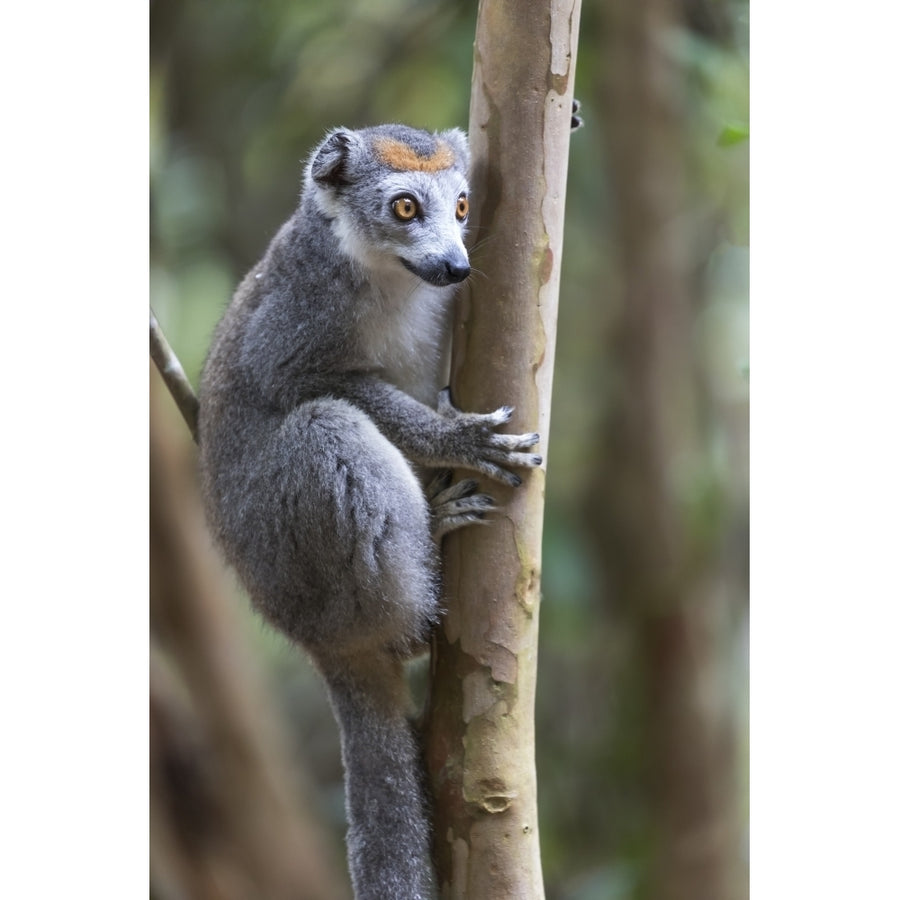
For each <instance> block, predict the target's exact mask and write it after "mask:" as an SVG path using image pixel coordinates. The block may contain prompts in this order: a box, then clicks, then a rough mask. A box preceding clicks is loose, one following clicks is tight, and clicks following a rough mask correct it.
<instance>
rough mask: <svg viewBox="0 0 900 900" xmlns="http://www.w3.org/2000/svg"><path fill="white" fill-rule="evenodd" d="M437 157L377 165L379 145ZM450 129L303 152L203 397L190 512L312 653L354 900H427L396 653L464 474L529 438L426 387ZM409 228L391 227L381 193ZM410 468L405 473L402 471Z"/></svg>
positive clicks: (451, 226)
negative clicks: (429, 470) (401, 209)
mask: <svg viewBox="0 0 900 900" xmlns="http://www.w3.org/2000/svg"><path fill="white" fill-rule="evenodd" d="M385 137H387V138H392V139H394V140H396V141H400V142H402V143H404V144H406V145H408V146H409V147H412V148H413V150H414V151H415V152H416V153H418V154H419V155H420V156H422V157H429V156H431V154H432V153H433V152H434V151H435V149H436V148H437V147H438V144H437V141H443V142H445V144H446V145H449V147H450V148H452V150H453V154H454V157H455V158H454V160H453V163H452V165H450V166H449V167H447V168H443V169H440V170H438V171H395V169H394V168H392V167H391V166H388V165H386V164H385V162H384V161H383V160H382V159H380V158H379V157H378V155H377V154H376V153H375V152H373V141H375V140H376V139H378V138H385ZM468 163H469V159H468V147H467V144H466V141H465V136H464V135H463V134H462V132H459V131H455V130H454V131H449V132H444V133H442V134H440V135H432V134H429V133H427V132H422V131H414V130H412V129H408V128H405V127H404V126H399V125H385V126H379V127H377V128H372V129H365V130H362V131H348V130H346V129H339V130H336V131H334V132H332V133H331V134H329V135H328V136H327V137H326V138H325V140H324V141H323V142H322V143H321V144H320V145H319V147H318V148H317V149H316V150H315V151H314V152H313V154H312V156H311V157H310V161H309V163H308V165H307V167H306V173H305V179H304V186H303V191H302V194H301V199H300V204H299V207H298V209H297V211H296V212H295V214H294V215H293V217H292V218H291V219H290V220H289V221H288V222H286V223H285V225H284V226H283V227H282V228H281V230H280V231H279V232H278V234H277V235H276V236H275V238H274V240H273V241H272V243H271V244H270V246H269V248H268V250H267V251H266V254H265V256H264V257H263V259H262V260H261V261H260V262H259V263H257V265H256V266H254V268H253V269H252V270H251V271H250V272H249V273H248V275H247V276H246V278H245V279H244V280H243V282H242V283H241V284H240V286H239V287H238V289H237V291H236V293H235V296H234V299H233V301H232V303H231V305H230V307H229V308H228V310H227V312H226V313H225V316H224V317H223V319H222V321H221V322H220V324H219V326H218V328H217V330H216V333H215V336H214V338H213V342H212V347H211V349H210V353H209V356H208V359H207V361H206V365H205V367H204V371H203V376H202V379H201V385H200V420H199V424H200V471H201V485H202V490H203V495H204V500H205V505H206V510H207V516H208V519H209V521H210V524H211V526H212V529H213V532H214V534H215V537H216V539H217V541H218V542H219V544H220V545H221V547H222V548H223V550H224V552H225V554H226V556H227V558H228V560H229V561H230V562H231V563H232V564H233V565H234V567H235V569H236V570H237V572H238V574H239V575H240V577H241V579H242V580H243V581H244V583H245V584H246V586H247V588H248V590H249V592H250V595H251V598H252V600H253V603H254V605H255V606H256V608H257V609H258V610H259V611H260V612H261V613H262V614H263V615H264V616H265V617H266V618H267V619H268V620H269V621H270V622H272V623H274V624H275V625H276V626H277V627H278V628H280V629H281V630H282V631H284V632H285V633H286V634H287V635H288V636H290V637H291V638H292V639H293V640H294V641H296V642H298V643H300V644H302V645H303V646H304V647H305V648H306V649H307V651H308V652H309V653H310V655H311V657H312V659H313V660H314V661H315V663H316V665H317V667H318V668H319V670H320V671H321V673H322V675H323V677H324V679H325V682H326V684H327V686H328V691H329V695H330V698H331V702H332V705H333V707H334V710H335V714H336V717H337V719H338V722H339V725H340V729H341V744H342V754H343V760H344V766H345V771H346V780H347V808H348V817H349V821H350V828H349V831H348V836H347V843H348V849H349V858H350V868H351V875H352V878H353V883H354V889H355V892H356V896H357V898H359V900H363V898H371V900H375V898H377V900H385V898H392V900H424V898H428V897H431V896H432V895H433V890H434V887H433V877H432V873H431V863H430V835H429V826H428V819H427V815H426V806H427V804H426V791H425V788H424V783H423V778H424V776H423V768H422V766H421V762H420V759H419V752H420V751H419V748H418V744H417V741H416V739H415V735H414V732H413V731H412V729H411V727H410V725H409V723H408V722H407V719H406V714H407V712H408V707H409V696H408V692H407V687H406V683H405V681H404V676H403V667H402V660H403V659H404V658H406V657H408V656H410V655H411V654H413V653H416V652H419V651H420V650H421V649H422V648H423V647H424V646H425V641H426V639H427V636H428V634H429V631H430V629H431V628H432V627H433V625H434V623H435V622H436V620H437V618H438V613H439V595H440V586H439V577H438V553H437V540H439V538H440V537H441V536H442V535H443V534H445V533H446V532H448V531H451V530H453V529H454V528H458V527H461V526H463V525H467V524H470V523H474V522H479V521H481V520H482V519H483V518H484V516H485V514H486V513H488V512H490V510H491V509H492V508H493V506H494V504H493V501H492V500H491V498H490V497H488V496H487V495H485V494H481V493H478V492H477V484H476V482H474V481H473V480H471V479H466V480H464V481H461V482H459V483H458V484H456V485H452V484H451V483H450V478H449V477H448V474H447V473H446V472H442V473H439V474H438V476H437V477H436V478H434V479H433V480H432V481H431V484H430V486H429V488H428V491H427V493H426V491H425V490H423V488H422V485H421V483H420V481H419V477H418V474H417V473H418V472H419V471H420V467H436V468H457V467H462V468H466V469H471V470H474V471H476V472H481V473H483V474H485V475H488V476H489V477H491V478H495V479H498V480H500V481H503V482H505V483H508V484H518V483H519V482H520V479H519V476H517V475H515V474H514V473H512V472H510V471H509V467H519V466H526V467H527V466H534V465H539V464H540V457H539V456H536V455H535V454H533V453H531V452H528V451H529V450H530V448H531V447H533V446H534V444H535V443H536V442H537V440H538V436H537V435H535V434H528V435H502V434H497V433H496V432H495V428H496V427H497V426H499V425H502V424H503V423H505V422H506V421H508V419H509V416H510V413H511V410H510V409H509V408H507V407H504V408H501V409H499V410H497V411H496V412H493V413H488V414H475V413H462V412H460V411H458V410H457V409H455V408H454V407H453V406H452V404H451V402H450V397H449V392H446V391H444V392H443V393H440V395H439V388H440V387H441V385H443V384H445V383H446V377H447V349H448V348H447V343H448V334H449V313H450V301H451V297H452V293H453V288H454V283H455V282H457V281H459V280H461V279H462V278H464V277H465V275H466V274H467V273H468V257H467V256H466V251H465V248H464V246H463V236H464V223H460V222H459V221H457V217H456V209H457V206H456V204H457V200H458V198H459V197H460V195H461V194H465V193H466V192H467V190H468V185H467V182H466V171H467V168H468ZM400 194H404V195H410V196H413V197H414V198H415V199H416V201H417V203H418V205H419V213H420V214H419V215H418V216H417V217H416V218H415V220H414V221H411V222H402V221H400V220H399V219H398V218H397V216H395V215H394V212H393V211H392V206H391V202H392V200H393V199H394V198H396V197H397V196H398V195H400ZM414 466H415V468H414Z"/></svg>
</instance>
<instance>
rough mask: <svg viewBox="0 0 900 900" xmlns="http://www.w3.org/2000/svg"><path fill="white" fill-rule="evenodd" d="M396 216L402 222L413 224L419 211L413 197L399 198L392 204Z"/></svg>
mask: <svg viewBox="0 0 900 900" xmlns="http://www.w3.org/2000/svg"><path fill="white" fill-rule="evenodd" d="M391 209H393V210H394V215H395V216H396V217H397V218H398V219H399V220H400V221H401V222H411V221H412V220H413V219H414V218H415V217H416V213H417V212H418V211H419V206H418V204H417V203H416V201H415V200H413V198H412V197H398V198H397V199H396V200H395V201H394V202H393V203H392V204H391Z"/></svg>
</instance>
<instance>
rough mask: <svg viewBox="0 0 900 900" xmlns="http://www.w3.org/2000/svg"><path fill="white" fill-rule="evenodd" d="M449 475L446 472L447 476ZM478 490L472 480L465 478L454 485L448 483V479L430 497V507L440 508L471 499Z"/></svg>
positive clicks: (475, 482) (476, 484)
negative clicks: (446, 504) (456, 501)
mask: <svg viewBox="0 0 900 900" xmlns="http://www.w3.org/2000/svg"><path fill="white" fill-rule="evenodd" d="M449 474H450V472H449V470H448V475H449ZM432 484H434V482H432ZM477 490H478V482H477V481H476V480H475V479H474V478H466V479H464V480H463V481H458V482H457V483H456V484H454V485H451V484H450V483H449V477H448V479H447V482H446V483H445V484H444V486H443V488H442V489H441V491H440V492H438V493H436V494H432V495H431V496H430V498H429V499H430V500H431V505H432V506H434V507H438V506H442V505H443V504H445V503H450V502H451V501H454V500H461V499H463V498H465V497H471V496H472V494H474V493H475V491H477Z"/></svg>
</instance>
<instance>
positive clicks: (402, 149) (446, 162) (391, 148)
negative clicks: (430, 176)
mask: <svg viewBox="0 0 900 900" xmlns="http://www.w3.org/2000/svg"><path fill="white" fill-rule="evenodd" d="M372 145H373V147H374V148H375V155H376V156H377V157H378V158H379V159H380V160H381V161H382V162H383V163H384V164H385V165H386V166H390V167H391V168H392V169H394V170H396V171H397V172H440V171H442V170H443V169H449V168H450V166H452V165H453V162H454V160H455V157H454V155H453V151H452V150H451V149H450V147H449V145H448V144H447V143H445V142H444V141H438V145H437V149H436V150H435V151H434V153H432V154H431V156H419V154H418V153H416V151H415V150H413V148H412V147H410V146H409V144H404V143H403V142H402V141H395V140H394V139H393V138H386V137H380V138H376V139H375V140H374V141H373V142H372Z"/></svg>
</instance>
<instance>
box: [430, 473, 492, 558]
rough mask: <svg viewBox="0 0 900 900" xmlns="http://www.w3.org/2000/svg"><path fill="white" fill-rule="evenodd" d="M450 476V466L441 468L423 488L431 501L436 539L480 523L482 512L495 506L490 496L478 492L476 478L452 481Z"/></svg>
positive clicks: (486, 511)
mask: <svg viewBox="0 0 900 900" xmlns="http://www.w3.org/2000/svg"><path fill="white" fill-rule="evenodd" d="M452 477H453V472H452V471H451V470H450V469H441V470H439V471H438V472H437V474H436V475H435V476H434V478H433V479H432V480H431V482H429V484H428V487H427V488H426V489H425V496H426V497H427V498H428V502H429V503H430V504H431V535H432V537H433V538H434V540H435V541H440V539H441V538H442V537H443V536H444V535H445V534H447V533H448V532H451V531H455V530H456V529H457V528H463V527H464V526H466V525H479V524H483V523H484V522H485V521H486V520H485V514H486V513H488V512H490V511H491V510H494V509H496V508H497V504H496V503H495V502H494V499H493V497H490V496H488V495H487V494H481V493H478V492H477V491H478V482H477V481H475V479H473V478H466V479H464V480H462V481H458V482H457V483H456V484H451V483H450V481H451V479H452Z"/></svg>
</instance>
